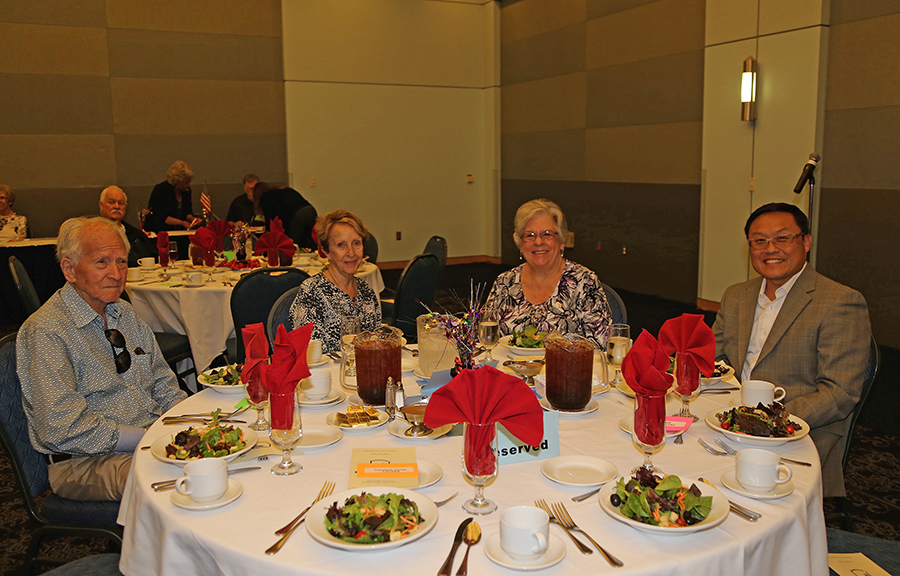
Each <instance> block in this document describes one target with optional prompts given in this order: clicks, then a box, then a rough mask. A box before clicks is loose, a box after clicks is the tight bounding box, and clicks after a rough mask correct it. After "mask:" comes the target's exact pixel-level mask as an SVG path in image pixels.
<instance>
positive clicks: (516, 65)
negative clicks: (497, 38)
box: [500, 23, 584, 86]
mask: <svg viewBox="0 0 900 576" xmlns="http://www.w3.org/2000/svg"><path fill="white" fill-rule="evenodd" d="M500 58H501V62H503V68H502V73H501V83H502V84H503V85H504V86H507V85H509V84H516V83H518V82H528V81H530V80H537V79H539V78H548V77H550V76H560V75H562V74H571V73H573V72H580V71H582V70H584V24H583V23H581V24H575V25H573V26H566V27H565V28H559V29H557V30H551V31H549V32H545V33H543V34H538V35H537V36H531V37H529V38H525V39H523V40H519V41H516V42H509V43H507V44H503V45H502V46H501V57H500Z"/></svg>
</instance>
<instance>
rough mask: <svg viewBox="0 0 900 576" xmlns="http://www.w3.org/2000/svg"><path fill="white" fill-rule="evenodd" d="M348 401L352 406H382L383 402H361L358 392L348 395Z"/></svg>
mask: <svg viewBox="0 0 900 576" xmlns="http://www.w3.org/2000/svg"><path fill="white" fill-rule="evenodd" d="M348 402H349V403H350V404H351V405H353V406H375V407H376V408H384V404H369V403H368V402H363V399H362V398H360V397H359V394H358V393H356V392H354V393H353V394H351V395H350V399H349V400H348Z"/></svg>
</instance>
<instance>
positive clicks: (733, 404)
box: [728, 398, 744, 408]
mask: <svg viewBox="0 0 900 576" xmlns="http://www.w3.org/2000/svg"><path fill="white" fill-rule="evenodd" d="M728 405H729V406H731V407H732V408H740V407H741V406H743V405H744V403H743V402H741V399H740V398H732V399H731V400H729V401H728Z"/></svg>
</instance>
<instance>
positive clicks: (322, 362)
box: [306, 356, 331, 368]
mask: <svg viewBox="0 0 900 576" xmlns="http://www.w3.org/2000/svg"><path fill="white" fill-rule="evenodd" d="M329 362H331V358H329V357H328V356H322V357H321V358H319V361H318V362H309V363H308V364H307V365H306V367H307V368H315V367H317V366H324V365H325V364H328V363H329Z"/></svg>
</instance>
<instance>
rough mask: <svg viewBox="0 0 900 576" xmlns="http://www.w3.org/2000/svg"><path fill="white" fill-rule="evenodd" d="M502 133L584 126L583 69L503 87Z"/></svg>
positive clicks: (567, 128)
mask: <svg viewBox="0 0 900 576" xmlns="http://www.w3.org/2000/svg"><path fill="white" fill-rule="evenodd" d="M500 106H501V118H502V120H501V122H502V124H501V126H500V129H501V132H503V133H504V134H511V133H515V132H549V131H555V130H569V129H572V128H584V126H585V108H584V107H585V75H584V73H583V72H579V73H577V74H567V75H565V76H556V77H554V78H547V79H545V80H537V81H535V82H524V83H522V84H515V85H513V86H503V87H502V89H501V97H500Z"/></svg>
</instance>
